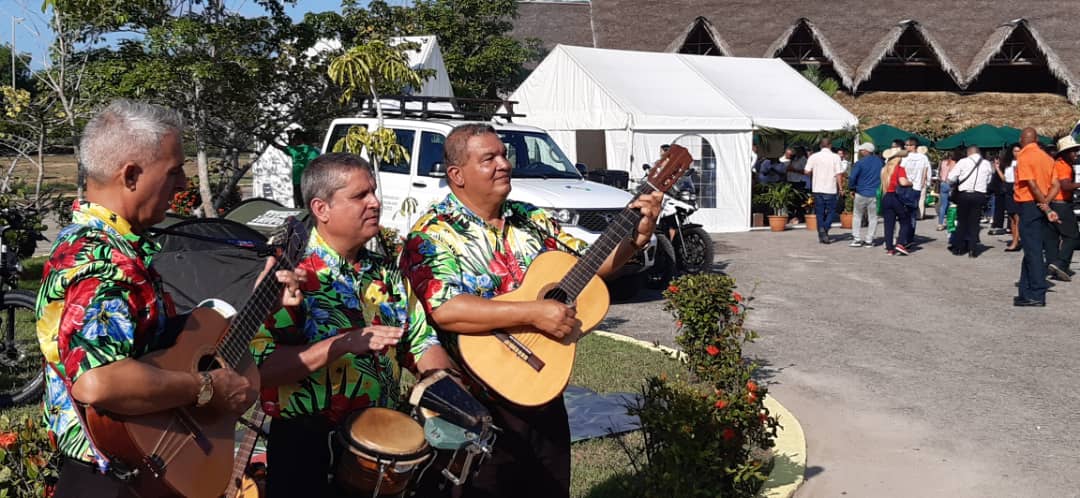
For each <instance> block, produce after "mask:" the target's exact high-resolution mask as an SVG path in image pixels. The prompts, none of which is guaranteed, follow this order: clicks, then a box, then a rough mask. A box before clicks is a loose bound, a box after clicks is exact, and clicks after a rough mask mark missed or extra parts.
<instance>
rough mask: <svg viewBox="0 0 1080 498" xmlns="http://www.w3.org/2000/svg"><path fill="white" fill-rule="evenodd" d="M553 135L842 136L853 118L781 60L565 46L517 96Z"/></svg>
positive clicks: (523, 107) (525, 109)
mask: <svg viewBox="0 0 1080 498" xmlns="http://www.w3.org/2000/svg"><path fill="white" fill-rule="evenodd" d="M510 100H515V101H518V102H519V104H518V105H517V106H516V107H515V110H518V111H520V112H523V113H524V114H525V115H526V116H527V118H525V120H524V121H526V122H528V123H529V124H533V125H537V126H541V127H543V128H548V129H555V130H559V129H563V130H566V129H607V130H612V129H615V130H618V129H627V128H635V129H652V130H750V129H753V128H777V129H783V130H794V131H820V130H838V129H844V128H849V127H853V126H854V125H855V124H856V122H857V120H856V118H855V116H853V115H852V114H851V113H849V112H848V111H847V110H845V109H844V108H843V107H842V106H840V105H839V104H837V103H836V102H835V101H834V100H832V99H831V98H830V97H828V96H827V95H825V94H824V93H822V92H821V91H820V90H818V89H817V87H815V86H814V85H813V84H811V83H810V82H808V81H806V79H805V78H803V77H802V76H801V75H799V74H798V73H796V72H795V71H794V70H793V69H791V68H790V67H789V66H787V65H786V64H784V63H783V61H780V60H777V59H751V58H736V57H709V56H696V55H686V54H670V53H657V52H634V51H625V50H605V49H593V48H584V47H573V46H567V45H559V46H557V47H555V49H554V50H553V51H552V52H551V54H549V55H548V57H547V58H545V59H544V61H543V62H541V63H540V65H539V66H537V68H536V70H535V71H533V73H532V74H531V75H530V76H529V78H528V79H526V80H525V82H524V83H522V85H521V86H520V87H519V88H518V89H517V90H516V91H515V92H514V94H513V95H512V96H511V97H510Z"/></svg>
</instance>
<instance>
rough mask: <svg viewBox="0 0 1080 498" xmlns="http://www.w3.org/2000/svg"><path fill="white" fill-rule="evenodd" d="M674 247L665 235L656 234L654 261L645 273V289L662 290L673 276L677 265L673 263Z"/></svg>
mask: <svg viewBox="0 0 1080 498" xmlns="http://www.w3.org/2000/svg"><path fill="white" fill-rule="evenodd" d="M674 258H675V247H674V246H672V245H671V241H669V240H668V238H667V236H666V235H663V234H659V233H658V234H656V261H655V262H654V263H653V265H652V268H649V271H647V272H645V287H648V288H650V289H663V288H665V287H667V285H668V283H669V282H671V279H672V278H673V277H674V276H675V271H676V269H677V267H676V265H677V264H678V263H677V262H676V261H675V259H674Z"/></svg>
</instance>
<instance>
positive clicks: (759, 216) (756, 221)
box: [750, 213, 765, 227]
mask: <svg viewBox="0 0 1080 498" xmlns="http://www.w3.org/2000/svg"><path fill="white" fill-rule="evenodd" d="M751 219H752V220H753V221H752V222H750V226H752V227H763V226H765V213H754V214H753V215H752V216H751Z"/></svg>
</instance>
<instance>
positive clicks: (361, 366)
mask: <svg viewBox="0 0 1080 498" xmlns="http://www.w3.org/2000/svg"><path fill="white" fill-rule="evenodd" d="M298 268H303V269H305V270H306V271H307V274H308V277H307V281H306V282H304V283H303V284H302V285H301V290H302V291H303V293H304V299H303V301H302V302H301V304H300V305H299V306H297V307H281V308H279V309H278V310H277V311H276V312H275V313H273V314H272V315H271V316H270V317H269V318H267V320H266V322H265V323H264V324H263V326H262V327H261V328H260V329H259V331H258V332H257V333H256V334H255V338H254V339H253V340H252V342H251V352H252V354H253V355H254V357H255V361H256V363H258V364H260V365H261V364H262V363H263V362H264V361H266V359H267V358H268V357H269V356H270V355H272V354H274V350H275V349H276V347H277V345H278V344H281V345H307V344H314V343H316V342H319V341H321V340H324V339H328V338H330V337H334V336H336V335H338V334H339V333H342V332H343V331H347V330H348V329H352V328H357V327H365V326H367V325H387V326H396V327H406V331H405V334H403V335H402V336H401V342H399V343H398V347H397V348H394V349H395V350H396V354H370V353H369V354H365V355H361V356H357V355H354V354H352V353H347V354H344V355H342V356H341V357H339V358H337V359H336V360H334V361H333V362H331V363H330V364H328V365H326V366H324V367H323V368H320V369H318V370H316V371H315V372H312V374H311V375H309V376H308V377H306V378H304V379H302V380H300V381H299V382H296V383H292V384H287V385H282V386H278V387H264V388H263V390H262V393H261V399H262V407H263V411H265V412H266V413H267V414H268V415H270V416H271V417H281V418H295V417H300V416H304V415H321V416H325V417H327V418H328V419H329V420H330V421H331V422H338V421H340V420H342V419H344V417H345V416H346V415H348V414H349V413H351V412H353V411H355V410H358V409H361V408H365V407H368V406H382V407H390V408H393V407H395V406H396V405H397V402H398V396H399V394H400V379H401V366H405V367H406V368H409V369H412V370H415V366H416V362H417V361H419V359H420V358H421V356H422V355H423V354H424V352H426V351H427V350H428V348H430V347H432V346H434V345H438V344H439V343H438V339H437V338H436V336H435V331H434V329H432V328H431V326H430V325H428V322H427V315H425V314H424V308H423V307H422V306H421V305H420V302H419V301H418V300H417V299H416V296H415V295H414V294H413V292H412V291H411V289H410V288H409V285H408V283H407V282H405V280H404V279H403V278H402V277H401V272H400V271H399V270H398V269H397V267H395V266H394V265H392V264H390V263H389V262H386V261H384V260H383V259H382V258H381V257H380V256H378V255H375V254H372V253H369V252H367V251H363V250H361V252H360V254H359V256H358V258H357V261H356V262H355V263H350V262H348V261H346V260H345V259H344V258H343V257H342V256H341V255H339V254H338V253H337V252H335V251H334V249H332V248H331V247H330V246H329V245H328V244H327V243H326V241H325V240H323V238H322V237H321V236H320V235H319V232H318V230H312V231H311V236H310V238H309V240H308V246H307V248H306V250H305V253H304V259H303V260H302V261H301V262H300V264H299V265H298Z"/></svg>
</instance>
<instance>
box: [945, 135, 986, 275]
mask: <svg viewBox="0 0 1080 498" xmlns="http://www.w3.org/2000/svg"><path fill="white" fill-rule="evenodd" d="M993 174H994V168H993V167H992V166H991V165H990V161H987V160H986V159H983V158H982V155H981V154H980V153H979V148H978V147H975V146H972V147H968V149H967V157H965V158H963V159H961V160H959V161H957V162H956V166H954V167H953V168H952V169H951V170H949V176H948V177H947V180H948V181H949V182H950V183H953V184H956V183H959V186H958V187H957V188H956V189H955V190H954V191H953V192H952V193H950V194H949V197H950V198H951V199H955V201H954V202H955V203H956V231H955V232H953V236H952V237H951V238H950V240H951V241H952V244H951V246H952V253H953V254H955V255H957V256H961V255H963V254H965V253H966V254H967V255H968V256H970V257H972V258H974V257H976V256H978V255H979V216H980V215H981V214H982V207H983V204H985V203H986V187H987V186H989V185H990V177H991V176H992V175H993Z"/></svg>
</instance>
